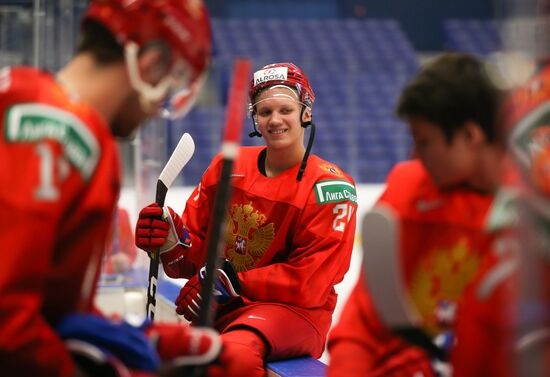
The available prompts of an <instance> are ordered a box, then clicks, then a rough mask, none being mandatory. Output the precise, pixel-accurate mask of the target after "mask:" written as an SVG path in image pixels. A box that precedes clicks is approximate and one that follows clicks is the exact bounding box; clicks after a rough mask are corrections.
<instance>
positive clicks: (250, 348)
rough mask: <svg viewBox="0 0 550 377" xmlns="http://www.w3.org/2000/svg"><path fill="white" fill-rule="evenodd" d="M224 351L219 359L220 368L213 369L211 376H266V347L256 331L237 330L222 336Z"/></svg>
mask: <svg viewBox="0 0 550 377" xmlns="http://www.w3.org/2000/svg"><path fill="white" fill-rule="evenodd" d="M222 342H223V350H222V353H221V355H220V359H219V368H216V367H214V368H212V369H213V370H212V372H213V373H210V374H211V375H213V376H214V375H216V370H217V372H221V374H220V375H223V376H227V377H238V376H250V377H263V376H265V375H266V371H265V367H264V357H265V353H266V345H265V343H264V341H263V340H262V338H261V337H260V336H259V335H257V334H256V333H255V332H254V331H249V330H241V329H239V330H235V331H230V332H228V333H225V334H222Z"/></svg>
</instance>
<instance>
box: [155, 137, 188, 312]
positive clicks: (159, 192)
mask: <svg viewBox="0 0 550 377" xmlns="http://www.w3.org/2000/svg"><path fill="white" fill-rule="evenodd" d="M193 153H195V142H194V141H193V138H192V137H191V135H189V134H188V133H185V134H183V136H182V137H181V139H180V141H179V142H178V145H176V148H175V149H174V151H173V152H172V155H171V156H170V158H169V159H168V162H167V163H166V165H165V166H164V169H162V172H161V173H160V175H159V179H158V181H157V189H156V193H155V202H156V203H157V204H158V205H159V207H161V208H162V207H164V200H165V199H166V194H167V193H168V188H170V186H172V183H174V180H175V179H176V177H177V176H178V174H179V173H180V172H181V169H183V167H184V166H185V165H186V164H187V163H188V162H189V160H190V159H191V157H193ZM149 256H150V258H151V259H150V261H149V279H148V287H147V306H146V308H145V310H146V312H147V318H149V319H150V320H151V321H153V320H154V319H155V308H156V304H157V299H156V295H157V285H158V274H159V252H158V251H157V252H156V253H151V254H150V255H149Z"/></svg>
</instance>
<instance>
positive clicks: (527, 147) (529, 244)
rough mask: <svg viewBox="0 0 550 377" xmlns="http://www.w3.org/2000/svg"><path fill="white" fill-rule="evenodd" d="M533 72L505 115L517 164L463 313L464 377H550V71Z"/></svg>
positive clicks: (460, 367) (459, 350) (460, 350)
mask: <svg viewBox="0 0 550 377" xmlns="http://www.w3.org/2000/svg"><path fill="white" fill-rule="evenodd" d="M542 3H543V2H541V4H542ZM546 13H547V11H546ZM546 17H547V16H546ZM541 21H543V22H548V20H547V18H546V21H544V20H541ZM540 30H541V31H543V32H546V30H547V29H542V28H541V29H540ZM541 40H543V41H546V42H548V37H547V36H543V37H542V38H541ZM543 50H544V51H546V54H544V56H545V57H547V56H548V54H547V52H548V45H546V46H544V49H543ZM539 52H540V51H539ZM533 67H534V70H533V74H532V75H531V77H530V78H529V79H528V80H526V82H524V83H523V84H522V85H520V86H518V87H515V88H513V89H512V90H511V91H510V93H509V95H508V97H507V98H506V100H505V101H504V104H503V107H502V111H501V119H500V122H501V124H500V126H501V133H502V136H501V137H502V139H503V144H505V145H506V146H507V148H508V154H509V160H508V161H507V162H508V163H507V164H506V175H505V176H504V179H503V182H502V187H501V189H500V191H499V195H498V197H497V203H496V204H495V206H494V211H492V212H493V213H492V215H491V219H492V221H491V230H492V231H493V232H494V233H495V234H496V241H495V243H494V247H493V252H492V253H491V254H490V255H488V256H487V257H486V260H485V261H484V263H483V265H482V268H481V269H480V271H479V273H478V276H477V277H476V279H475V281H474V284H472V285H471V287H470V288H469V289H468V290H467V292H466V294H465V297H464V301H463V304H462V305H461V307H460V312H459V313H460V315H459V321H458V326H457V337H458V340H459V341H458V343H457V346H456V349H455V350H454V351H453V366H454V371H455V376H457V377H478V376H484V377H515V376H521V377H527V376H528V377H538V376H548V375H549V374H550V314H549V313H550V280H549V279H550V264H549V261H550V255H549V252H550V247H549V245H550V225H549V224H550V127H549V125H550V66H549V65H548V60H547V58H546V59H540V60H539V61H538V62H537V63H535V62H533ZM514 68H515V70H516V71H518V70H520V69H522V67H521V66H515V67H514Z"/></svg>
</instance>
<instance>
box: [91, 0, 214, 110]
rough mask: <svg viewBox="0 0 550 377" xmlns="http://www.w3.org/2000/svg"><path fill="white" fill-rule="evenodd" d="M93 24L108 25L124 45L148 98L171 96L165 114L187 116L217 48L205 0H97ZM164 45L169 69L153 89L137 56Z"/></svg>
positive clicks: (134, 81) (130, 67)
mask: <svg viewBox="0 0 550 377" xmlns="http://www.w3.org/2000/svg"><path fill="white" fill-rule="evenodd" d="M88 20H95V21H97V22H99V23H101V24H102V25H104V26H105V27H106V28H107V29H109V30H110V31H111V32H112V33H113V35H114V36H115V37H116V39H117V40H118V41H119V42H120V44H121V45H122V46H123V47H124V52H125V57H126V64H127V67H128V72H129V75H130V80H131V82H132V85H133V86H134V88H135V89H136V90H137V91H138V92H139V93H140V94H141V95H142V97H143V98H145V99H146V100H148V101H150V102H158V101H160V100H162V99H164V98H167V101H166V104H165V105H166V106H165V107H164V109H163V110H164V111H163V114H162V115H164V116H170V117H178V116H182V115H184V114H185V112H186V111H187V110H188V109H189V107H190V106H191V105H192V103H193V101H194V99H195V97H196V94H197V92H198V90H199V89H200V87H201V85H202V83H203V81H204V78H205V74H206V71H207V69H208V65H209V62H210V54H211V49H212V36H211V29H210V23H209V19H208V14H207V10H206V7H205V6H204V4H203V3H202V1H201V0H133V1H127V0H92V1H91V3H90V6H89V8H88V10H87V12H86V14H85V15H84V17H83V24H85V22H87V21H88ZM159 42H160V43H164V44H165V45H166V46H167V47H168V49H169V51H170V54H171V61H170V70H169V74H167V75H166V76H165V77H164V79H163V80H161V82H159V83H158V84H157V85H155V86H152V85H150V84H148V83H146V82H144V81H143V80H142V78H141V77H140V75H139V70H138V66H137V57H138V53H139V51H140V49H141V48H146V47H147V46H151V45H154V44H157V43H159Z"/></svg>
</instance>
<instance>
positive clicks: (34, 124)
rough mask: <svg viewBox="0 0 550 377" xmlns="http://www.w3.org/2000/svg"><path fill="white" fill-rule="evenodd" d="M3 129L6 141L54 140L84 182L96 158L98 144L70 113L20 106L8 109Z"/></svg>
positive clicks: (46, 107)
mask: <svg viewBox="0 0 550 377" xmlns="http://www.w3.org/2000/svg"><path fill="white" fill-rule="evenodd" d="M6 125H7V127H6V128H5V130H4V133H5V137H6V140H7V141H8V142H12V143H13V142H22V143H34V142H36V141H39V140H56V141H58V142H59V143H60V144H61V145H62V146H63V151H64V153H65V157H66V158H67V160H68V161H69V162H70V163H71V164H72V165H73V166H74V167H75V168H76V169H77V170H78V171H79V172H80V174H81V175H82V177H83V178H84V179H85V180H87V179H88V178H90V176H91V175H92V174H93V172H94V170H95V167H96V165H97V162H98V159H99V154H100V150H99V144H98V142H97V140H96V138H95V135H93V134H92V133H91V132H90V130H88V128H86V126H84V124H83V123H82V121H81V120H80V119H78V118H77V117H76V116H74V115H73V114H71V113H69V112H67V111H63V110H61V109H58V108H56V107H53V106H49V105H43V104H35V103H32V104H21V105H15V106H12V107H10V108H9V109H8V112H7V114H6Z"/></svg>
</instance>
